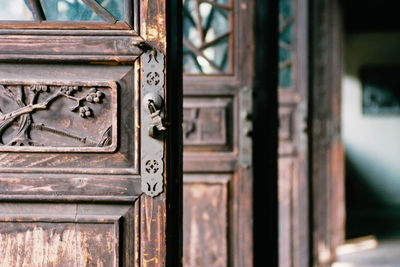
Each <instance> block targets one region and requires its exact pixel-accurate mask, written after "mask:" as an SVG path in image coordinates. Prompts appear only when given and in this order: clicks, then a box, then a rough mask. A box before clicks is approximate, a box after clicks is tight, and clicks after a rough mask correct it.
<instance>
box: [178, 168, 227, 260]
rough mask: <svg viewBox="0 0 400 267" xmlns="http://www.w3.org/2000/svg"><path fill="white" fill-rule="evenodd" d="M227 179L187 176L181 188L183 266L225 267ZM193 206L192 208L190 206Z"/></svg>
mask: <svg viewBox="0 0 400 267" xmlns="http://www.w3.org/2000/svg"><path fill="white" fill-rule="evenodd" d="M229 180H230V177H229V176H226V175H221V176H218V175H214V176H213V175H203V176H201V175H190V174H189V175H187V176H185V177H184V187H183V192H184V194H183V198H184V199H185V202H184V203H183V214H185V217H184V221H183V226H184V232H185V233H190V234H188V235H185V236H184V240H183V247H184V252H183V253H184V255H185V257H184V262H183V264H184V266H190V267H195V266H213V267H222V266H226V263H227V261H228V246H227V241H228V240H227V239H226V237H227V234H228V228H227V226H228V209H229V206H228V205H227V203H228V202H227V200H228V184H227V182H228V181H229ZM193 203H195V205H193Z"/></svg>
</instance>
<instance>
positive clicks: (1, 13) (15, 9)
mask: <svg viewBox="0 0 400 267" xmlns="http://www.w3.org/2000/svg"><path fill="white" fill-rule="evenodd" d="M32 19H33V17H32V13H31V11H30V10H29V4H27V1H24V0H13V1H10V0H0V20H32Z"/></svg>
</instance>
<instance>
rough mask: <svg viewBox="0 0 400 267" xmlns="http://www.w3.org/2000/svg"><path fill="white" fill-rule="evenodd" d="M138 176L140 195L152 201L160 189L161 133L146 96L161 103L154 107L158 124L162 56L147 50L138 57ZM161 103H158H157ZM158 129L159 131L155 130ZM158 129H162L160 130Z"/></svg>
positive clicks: (161, 111)
mask: <svg viewBox="0 0 400 267" xmlns="http://www.w3.org/2000/svg"><path fill="white" fill-rule="evenodd" d="M141 61H142V62H141V64H142V77H141V81H142V88H141V89H142V90H141V97H140V99H141V127H140V134H141V144H142V145H141V163H140V168H141V175H142V191H143V192H144V193H145V194H147V195H149V196H152V197H155V196H157V195H159V194H160V193H161V192H162V191H163V189H164V178H163V172H164V161H163V157H164V133H163V131H158V133H157V134H154V132H153V129H154V127H157V125H155V122H154V110H152V109H151V108H149V103H151V102H149V96H150V98H151V96H157V97H159V98H160V99H161V100H162V101H157V100H156V99H153V100H154V101H155V102H158V103H156V106H157V107H156V108H157V111H156V112H157V116H158V120H159V121H160V123H161V121H162V119H163V118H164V103H163V102H164V101H163V100H164V55H163V54H162V53H161V52H160V51H157V50H148V51H146V52H144V53H143V55H142V56H141ZM160 102H161V103H160ZM159 128H160V127H159ZM161 128H162V127H161Z"/></svg>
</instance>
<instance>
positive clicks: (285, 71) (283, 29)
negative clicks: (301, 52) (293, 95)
mask: <svg viewBox="0 0 400 267" xmlns="http://www.w3.org/2000/svg"><path fill="white" fill-rule="evenodd" d="M293 13H294V9H293V0H279V88H280V89H290V88H292V86H293V57H294V55H293V54H294V42H293V21H294V14H293Z"/></svg>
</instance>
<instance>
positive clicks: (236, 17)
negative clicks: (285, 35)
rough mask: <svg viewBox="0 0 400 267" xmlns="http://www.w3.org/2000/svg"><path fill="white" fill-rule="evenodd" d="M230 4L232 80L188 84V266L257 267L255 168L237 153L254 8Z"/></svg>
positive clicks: (195, 79)
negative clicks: (240, 99) (254, 209)
mask: <svg viewBox="0 0 400 267" xmlns="http://www.w3.org/2000/svg"><path fill="white" fill-rule="evenodd" d="M199 3H200V2H199ZM212 4H215V3H212ZM228 6H229V7H226V6H224V8H225V10H226V11H228V12H227V14H228V15H227V17H228V18H229V23H230V29H228V30H227V31H229V33H230V35H229V36H228V37H227V38H229V46H230V48H229V49H230V50H229V53H228V56H227V57H228V62H229V63H228V67H227V74H226V75H224V74H222V73H218V74H216V75H202V74H199V75H197V74H196V75H185V76H184V81H183V82H184V113H183V116H184V117H183V140H184V161H183V169H184V172H185V175H184V177H185V178H184V200H183V201H184V209H183V217H184V230H183V231H184V232H183V237H184V251H183V252H184V255H183V263H184V265H185V266H234V267H239V266H252V265H253V250H252V249H253V246H252V245H253V243H252V242H253V241H252V240H253V235H252V234H253V233H252V222H253V221H252V196H253V195H252V193H253V192H252V189H253V188H252V179H253V177H252V168H251V166H250V167H249V168H243V166H241V165H240V161H239V159H240V155H239V152H238V151H239V134H240V133H239V131H241V130H243V129H240V127H239V120H240V119H242V117H243V114H242V113H241V110H239V95H240V92H241V91H242V90H246V88H250V89H251V88H252V87H253V83H252V82H253V78H252V77H253V63H254V58H253V49H254V47H253V46H254V43H253V25H252V23H251V21H252V20H253V2H252V1H247V0H245V1H229V3H228ZM186 43H187V42H186ZM203 45H205V46H207V45H209V44H207V42H204V44H203ZM191 49H192V50H193V51H195V52H196V53H197V54H199V50H198V47H191ZM200 52H201V51H200ZM214 69H217V70H218V69H219V67H218V66H214ZM219 71H220V69H219ZM241 116H242V117H241ZM249 117H251V114H250V115H249ZM248 149H250V150H251V148H248ZM224 177H225V178H224ZM222 178H224V179H226V181H224V182H222V180H221V179H222Z"/></svg>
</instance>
